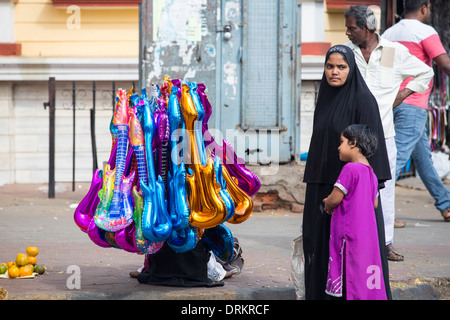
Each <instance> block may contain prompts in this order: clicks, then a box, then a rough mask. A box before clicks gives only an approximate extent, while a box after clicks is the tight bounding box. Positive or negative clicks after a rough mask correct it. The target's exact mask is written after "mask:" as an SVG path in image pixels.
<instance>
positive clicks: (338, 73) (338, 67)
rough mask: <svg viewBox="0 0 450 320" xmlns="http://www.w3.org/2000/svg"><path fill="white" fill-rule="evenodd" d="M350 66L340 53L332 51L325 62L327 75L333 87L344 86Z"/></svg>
mask: <svg viewBox="0 0 450 320" xmlns="http://www.w3.org/2000/svg"><path fill="white" fill-rule="evenodd" d="M349 72H350V68H349V66H348V63H347V62H346V61H345V59H344V57H343V56H342V55H341V54H340V53H337V52H335V53H332V54H330V56H329V57H328V60H327V62H326V63H325V77H326V79H327V82H328V84H329V85H330V86H332V87H340V86H343V85H344V83H345V81H347V77H348V73H349Z"/></svg>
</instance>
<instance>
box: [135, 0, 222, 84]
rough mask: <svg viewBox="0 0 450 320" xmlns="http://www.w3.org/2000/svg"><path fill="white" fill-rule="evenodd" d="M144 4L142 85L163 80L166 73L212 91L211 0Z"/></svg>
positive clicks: (212, 27) (213, 80)
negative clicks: (201, 85) (204, 85)
mask: <svg viewBox="0 0 450 320" xmlns="http://www.w3.org/2000/svg"><path fill="white" fill-rule="evenodd" d="M145 5H146V6H147V7H145ZM145 5H144V7H143V10H142V19H143V21H142V22H143V23H142V26H143V29H142V31H143V32H142V35H141V37H143V39H142V40H143V48H142V50H143V61H142V66H141V68H143V75H144V79H145V82H144V83H143V85H146V86H147V87H149V86H150V85H151V84H152V83H162V79H163V78H164V76H165V75H167V74H168V75H170V76H171V77H172V78H174V79H175V78H178V79H181V80H188V81H193V80H194V79H195V81H196V82H204V83H205V84H206V86H207V88H208V90H209V91H212V92H214V91H215V73H214V72H211V71H214V70H215V69H216V48H215V29H214V28H215V25H216V23H215V19H216V13H215V10H216V8H215V4H214V1H207V0H190V1H184V0H153V1H147V3H146V4H145Z"/></svg>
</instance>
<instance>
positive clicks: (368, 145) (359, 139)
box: [342, 124, 378, 159]
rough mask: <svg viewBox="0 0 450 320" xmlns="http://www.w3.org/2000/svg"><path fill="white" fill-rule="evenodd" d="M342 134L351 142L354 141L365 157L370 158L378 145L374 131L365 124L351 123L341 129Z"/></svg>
mask: <svg viewBox="0 0 450 320" xmlns="http://www.w3.org/2000/svg"><path fill="white" fill-rule="evenodd" d="M342 135H343V136H344V137H345V138H347V139H348V142H349V143H351V144H355V143H356V147H357V148H359V150H360V151H361V153H362V155H363V156H365V157H366V158H367V159H370V158H372V156H373V155H374V153H375V151H376V150H377V146H378V139H377V136H376V135H375V133H374V132H373V131H372V130H371V129H370V128H369V127H368V126H367V125H365V124H352V125H349V126H348V127H347V128H345V129H344V131H342Z"/></svg>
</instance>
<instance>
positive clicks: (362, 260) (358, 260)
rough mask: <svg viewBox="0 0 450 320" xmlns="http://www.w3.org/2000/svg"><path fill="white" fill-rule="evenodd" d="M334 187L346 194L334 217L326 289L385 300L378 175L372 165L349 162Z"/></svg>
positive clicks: (355, 297)
mask: <svg viewBox="0 0 450 320" xmlns="http://www.w3.org/2000/svg"><path fill="white" fill-rule="evenodd" d="M335 187H338V188H339V189H341V190H342V191H343V192H344V195H345V196H344V198H343V200H342V202H341V203H340V204H339V205H338V206H337V207H336V208H335V209H334V211H333V216H332V217H331V227H330V242H329V248H330V258H329V263H328V278H327V286H326V290H325V291H326V293H327V294H329V295H332V296H336V297H342V296H344V297H345V298H346V299H347V300H386V290H385V286H384V281H383V269H382V267H381V258H380V248H379V243H378V231H377V224H376V220H375V210H374V202H375V198H376V197H377V193H378V192H377V189H378V180H377V177H376V175H375V174H374V173H373V170H372V167H370V166H367V165H365V164H362V163H351V162H349V163H347V164H346V165H345V166H344V167H343V168H342V171H341V174H340V175H339V177H338V179H337V181H336V183H335Z"/></svg>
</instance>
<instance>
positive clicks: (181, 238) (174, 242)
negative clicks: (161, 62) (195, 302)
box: [164, 78, 197, 252]
mask: <svg viewBox="0 0 450 320" xmlns="http://www.w3.org/2000/svg"><path fill="white" fill-rule="evenodd" d="M164 79H166V78H164ZM169 88H170V90H171V94H170V96H169V102H168V110H167V112H168V117H169V126H170V155H171V156H170V158H169V162H170V163H171V172H170V171H169V174H168V184H169V212H170V217H171V220H172V225H173V231H172V235H171V236H170V237H169V239H167V243H168V245H169V246H170V247H171V248H172V249H173V250H174V251H175V252H187V251H190V250H192V249H193V248H195V246H196V244H197V232H195V230H193V229H192V228H191V227H190V226H189V213H190V210H189V206H188V201H187V191H186V167H185V165H184V163H183V162H181V164H180V166H179V167H178V158H179V157H178V152H176V151H177V142H178V134H177V133H178V132H179V131H181V129H180V128H181V126H182V122H183V120H182V117H181V107H180V102H179V100H178V97H177V94H178V87H176V86H172V85H170V86H169ZM184 139H185V138H184Z"/></svg>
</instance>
